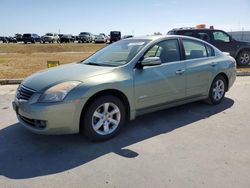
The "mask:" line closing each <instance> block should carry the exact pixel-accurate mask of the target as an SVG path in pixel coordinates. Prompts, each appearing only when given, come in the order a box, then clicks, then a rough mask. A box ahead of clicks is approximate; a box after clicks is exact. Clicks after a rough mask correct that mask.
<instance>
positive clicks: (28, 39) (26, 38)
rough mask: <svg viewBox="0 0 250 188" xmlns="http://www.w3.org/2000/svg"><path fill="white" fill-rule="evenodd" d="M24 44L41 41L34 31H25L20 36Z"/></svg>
mask: <svg viewBox="0 0 250 188" xmlns="http://www.w3.org/2000/svg"><path fill="white" fill-rule="evenodd" d="M22 40H23V42H24V44H27V43H36V42H40V43H41V42H42V40H41V37H40V36H39V35H37V34H34V33H25V34H23V38H22Z"/></svg>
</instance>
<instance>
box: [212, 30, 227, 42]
mask: <svg viewBox="0 0 250 188" xmlns="http://www.w3.org/2000/svg"><path fill="white" fill-rule="evenodd" d="M213 37H214V40H215V41H218V42H230V37H229V35H227V34H226V33H224V32H221V31H215V32H213Z"/></svg>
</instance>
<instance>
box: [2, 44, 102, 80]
mask: <svg viewBox="0 0 250 188" xmlns="http://www.w3.org/2000/svg"><path fill="white" fill-rule="evenodd" d="M104 46H105V44H77V43H75V44H27V45H25V44H0V79H13V78H25V77H27V76H29V75H30V74H32V73H34V72H37V71H39V70H42V69H46V68H47V61H48V60H49V61H60V64H65V63H71V62H74V61H79V60H82V59H85V58H86V57H88V56H90V55H91V54H92V53H94V52H95V51H97V50H99V49H101V48H103V47H104Z"/></svg>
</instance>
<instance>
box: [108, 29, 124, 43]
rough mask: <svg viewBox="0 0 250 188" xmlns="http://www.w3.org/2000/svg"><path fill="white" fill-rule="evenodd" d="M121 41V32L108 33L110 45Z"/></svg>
mask: <svg viewBox="0 0 250 188" xmlns="http://www.w3.org/2000/svg"><path fill="white" fill-rule="evenodd" d="M118 40H121V32H120V31H111V32H110V43H113V42H116V41H118Z"/></svg>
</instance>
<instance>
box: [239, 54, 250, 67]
mask: <svg viewBox="0 0 250 188" xmlns="http://www.w3.org/2000/svg"><path fill="white" fill-rule="evenodd" d="M237 64H238V65H239V66H247V65H249V64H250V50H243V51H241V52H240V53H239V55H238V56H237Z"/></svg>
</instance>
